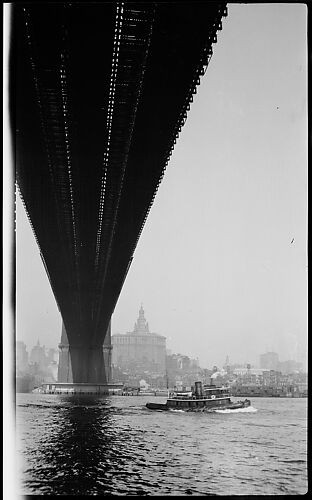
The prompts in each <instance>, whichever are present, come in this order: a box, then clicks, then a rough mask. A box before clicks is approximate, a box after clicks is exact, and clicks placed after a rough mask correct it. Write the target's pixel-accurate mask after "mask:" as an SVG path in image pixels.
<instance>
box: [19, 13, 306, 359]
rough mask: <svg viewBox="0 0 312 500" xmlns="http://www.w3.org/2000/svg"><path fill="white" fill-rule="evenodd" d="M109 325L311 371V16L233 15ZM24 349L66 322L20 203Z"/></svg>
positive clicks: (221, 354) (212, 355)
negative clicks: (268, 356)
mask: <svg viewBox="0 0 312 500" xmlns="http://www.w3.org/2000/svg"><path fill="white" fill-rule="evenodd" d="M228 8H229V16H228V18H226V19H225V20H224V22H223V29H222V31H221V32H220V34H219V35H218V43H217V44H216V46H215V47H214V56H213V57H212V60H211V62H210V64H209V66H208V69H207V73H206V76H205V78H203V80H202V83H201V85H200V86H199V89H198V92H197V95H196V96H195V98H194V102H193V104H192V107H191V110H190V113H189V116H188V119H187V121H186V124H185V126H184V128H183V131H182V133H181V136H180V138H179V141H178V143H177V145H176V147H175V150H174V153H173V156H172V159H171V161H170V163H169V166H168V168H167V171H166V174H165V176H164V179H163V181H162V184H161V185H160V188H159V191H158V194H157V196H156V199H155V202H154V205H153V207H152V209H151V212H150V215H149V218H148V220H147V222H146V225H145V228H144V230H143V233H142V235H141V238H140V240H139V243H138V246H137V249H136V251H135V254H134V260H133V262H132V265H131V267H130V270H129V273H128V276H127V278H126V281H125V284H124V287H123V289H122V292H121V295H120V298H119V301H118V303H117V306H116V309H115V311H114V314H113V317H112V334H115V333H125V332H127V331H131V330H132V329H133V325H134V322H135V321H136V319H137V316H138V311H139V308H140V305H141V303H143V306H144V310H145V315H146V319H147V320H148V322H149V327H150V330H151V331H152V332H156V333H159V334H161V335H164V336H165V337H166V338H167V347H168V348H169V349H171V350H172V351H174V352H181V353H184V354H187V355H189V356H191V357H193V358H197V357H198V358H199V362H200V364H201V365H202V366H212V365H213V364H219V365H222V363H224V361H225V357H226V355H229V356H230V359H231V360H233V361H234V360H235V361H237V362H240V363H245V362H246V363H258V359H259V354H261V353H263V352H265V351H266V350H270V351H276V352H278V353H279V356H280V359H281V360H286V359H295V360H298V361H304V362H305V360H306V345H307V253H306V246H307V96H306V94H307V88H306V80H307V50H306V47H307V40H306V8H305V6H304V5H303V4H250V5H246V4H229V7H228ZM16 252H17V254H16V258H17V261H16V266H17V268H16V281H17V283H16V287H17V288H16V291H17V304H16V320H17V323H16V336H17V339H18V340H22V341H24V342H25V343H26V344H27V346H29V347H32V346H33V345H34V344H36V342H37V340H38V339H39V340H40V343H41V344H45V345H47V346H49V347H56V346H57V344H58V343H59V341H60V336H61V326H62V325H61V317H60V314H59V312H58V309H57V305H56V303H55V299H54V297H53V294H52V291H51V289H50V284H49V281H48V278H47V276H46V273H45V270H44V267H43V264H42V262H41V260H40V255H39V250H38V248H37V246H36V243H35V240H34V237H33V234H32V232H31V228H30V225H29V223H28V220H27V217H26V215H25V213H24V209H23V206H22V204H21V201H20V199H19V197H17V232H16Z"/></svg>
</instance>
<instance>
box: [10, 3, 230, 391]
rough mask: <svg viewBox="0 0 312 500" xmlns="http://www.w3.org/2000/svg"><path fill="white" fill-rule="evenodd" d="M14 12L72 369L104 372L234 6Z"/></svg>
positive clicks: (26, 194)
mask: <svg viewBox="0 0 312 500" xmlns="http://www.w3.org/2000/svg"><path fill="white" fill-rule="evenodd" d="M12 10H13V12H12V14H13V15H12V50H11V63H12V64H11V80H10V85H11V94H10V95H11V112H12V115H11V116H12V126H13V130H14V132H15V134H14V136H15V140H16V144H15V146H16V179H17V185H18V188H19V190H20V193H21V196H22V199H23V203H24V206H25V209H26V211H27V214H28V218H29V220H30V223H31V226H32V229H33V232H34V235H35V238H36V241H37V244H38V246H39V249H40V253H41V257H42V260H43V262H44V265H45V269H46V272H47V275H48V277H49V280H50V284H51V287H52V290H53V292H54V296H55V299H56V301H57V304H58V308H59V310H60V313H61V316H62V319H63V325H64V326H63V334H62V341H63V343H65V344H66V342H67V343H68V344H69V356H70V361H71V370H72V379H73V381H74V382H94V383H97V382H101V383H103V382H104V383H105V382H106V381H108V379H109V364H110V361H109V350H110V326H109V325H110V319H111V315H112V313H113V311H114V308H115V305H116V302H117V300H118V296H119V294H120V291H121V289H122V286H123V283H124V280H125V278H126V275H127V272H128V269H129V266H130V264H131V261H132V258H133V253H134V250H135V248H136V245H137V242H138V239H139V237H140V234H141V231H142V229H143V226H144V223H145V221H146V218H147V216H148V213H149V210H150V208H151V205H152V203H153V200H154V198H155V195H156V192H157V189H158V187H159V184H160V182H161V180H162V177H163V175H164V172H165V169H166V166H167V165H168V162H169V159H170V155H171V153H172V150H173V148H174V145H175V143H176V141H177V139H178V136H179V133H180V131H181V128H182V127H183V125H184V123H185V120H186V118H187V112H188V110H189V109H190V105H191V103H192V101H193V96H194V94H196V87H197V85H199V83H200V78H201V76H202V75H203V74H204V73H205V70H206V67H207V65H208V63H209V60H210V57H211V55H212V46H213V43H215V42H216V41H217V35H216V33H217V31H218V30H220V29H221V18H222V16H224V15H226V4H225V3H224V2H219V3H213V2H207V1H205V2H197V1H192V2H191V1H190V2H183V1H182V2H177V3H176V2H172V3H170V2H168V3H167V2H165V3H162V2H157V3H156V2H155V3H152V2H146V3H143V2H118V3H117V2H111V3H108V2H107V3H105V2H104V3H92V2H91V3H88V4H87V3H72V4H70V3H64V4H62V3H52V4H49V3H42V4H36V3H33V4H31V3H29V4H27V3H25V4H15V5H14V4H13V8H12ZM190 168H192V166H191V165H190ZM103 344H104V348H103Z"/></svg>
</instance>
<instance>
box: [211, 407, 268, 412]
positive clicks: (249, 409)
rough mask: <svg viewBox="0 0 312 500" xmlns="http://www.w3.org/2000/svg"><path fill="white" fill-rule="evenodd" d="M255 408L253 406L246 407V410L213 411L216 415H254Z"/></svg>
mask: <svg viewBox="0 0 312 500" xmlns="http://www.w3.org/2000/svg"><path fill="white" fill-rule="evenodd" d="M256 411H258V410H257V408H254V407H253V406H247V408H236V409H235V410H229V409H226V410H215V412H216V413H255V412H256Z"/></svg>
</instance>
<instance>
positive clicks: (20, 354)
mask: <svg viewBox="0 0 312 500" xmlns="http://www.w3.org/2000/svg"><path fill="white" fill-rule="evenodd" d="M27 367H28V352H27V348H26V345H25V344H24V342H21V341H20V340H18V341H17V342H16V370H17V371H20V372H23V371H25V370H26V369H27Z"/></svg>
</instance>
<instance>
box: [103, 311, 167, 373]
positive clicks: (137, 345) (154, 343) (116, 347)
mask: <svg viewBox="0 0 312 500" xmlns="http://www.w3.org/2000/svg"><path fill="white" fill-rule="evenodd" d="M112 345H113V354H112V362H113V365H114V366H118V367H119V368H121V369H127V368H130V367H132V368H134V367H137V368H138V369H143V370H144V369H146V370H148V371H149V372H154V373H157V374H159V375H163V374H165V372H166V337H164V336H163V335H159V334H158V333H152V332H150V329H149V325H148V322H147V321H146V318H145V315H144V309H143V306H142V305H141V307H140V310H139V317H138V319H137V321H136V322H135V324H134V328H133V331H132V332H127V333H125V334H115V335H112Z"/></svg>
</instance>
